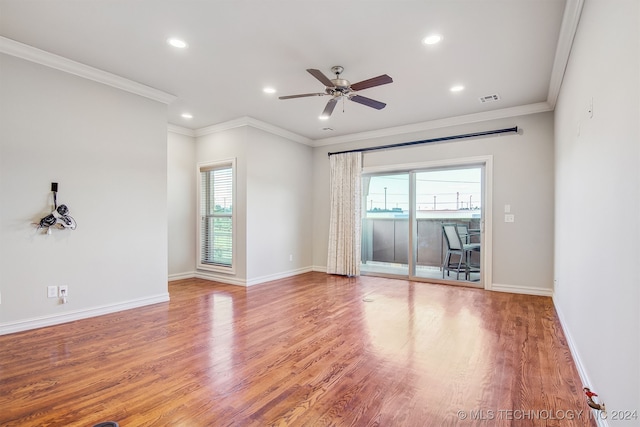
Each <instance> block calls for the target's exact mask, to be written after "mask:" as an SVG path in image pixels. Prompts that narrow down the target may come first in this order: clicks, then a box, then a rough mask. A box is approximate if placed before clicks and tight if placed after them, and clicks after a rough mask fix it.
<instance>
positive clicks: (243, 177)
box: [196, 125, 312, 285]
mask: <svg viewBox="0 0 640 427" xmlns="http://www.w3.org/2000/svg"><path fill="white" fill-rule="evenodd" d="M231 158H235V159H236V169H237V170H236V193H237V194H236V214H237V215H238V216H237V228H236V232H237V235H236V240H235V243H236V245H237V246H236V252H235V255H236V262H237V265H236V274H235V275H234V276H230V275H224V274H212V273H207V272H203V271H199V272H198V273H197V274H198V275H199V276H201V277H209V278H212V279H215V280H220V281H223V282H226V283H232V284H238V285H252V284H256V283H261V282H264V281H267V280H274V279H277V278H280V277H287V276H290V275H293V274H297V273H300V272H304V271H309V270H311V242H310V241H311V207H312V202H311V200H312V194H311V193H310V192H309V188H310V186H311V176H312V162H311V148H310V147H307V146H305V145H302V144H300V143H298V142H293V141H290V140H288V139H286V138H284V137H281V136H277V135H275V134H272V133H270V132H266V131H263V130H260V129H257V128H254V127H252V126H249V125H244V126H240V127H234V128H232V129H227V130H221V131H216V132H212V133H208V134H206V135H202V136H199V137H197V143H196V161H197V162H198V163H205V162H212V161H216V160H224V159H231ZM290 255H292V261H289V256H290Z"/></svg>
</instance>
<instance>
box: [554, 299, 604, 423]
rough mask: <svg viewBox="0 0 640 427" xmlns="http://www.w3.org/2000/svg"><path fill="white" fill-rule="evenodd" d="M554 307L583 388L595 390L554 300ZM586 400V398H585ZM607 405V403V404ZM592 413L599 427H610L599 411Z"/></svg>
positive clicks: (593, 410) (592, 410)
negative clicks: (598, 413)
mask: <svg viewBox="0 0 640 427" xmlns="http://www.w3.org/2000/svg"><path fill="white" fill-rule="evenodd" d="M553 306H554V307H555V309H556V313H557V314H558V320H559V321H560V326H561V327H562V332H563V333H564V336H565V338H566V339H567V345H568V346H569V351H570V352H571V356H572V357H573V363H574V364H575V365H576V369H577V370H578V375H579V376H580V381H582V385H583V387H589V388H591V389H592V390H593V389H594V387H593V384H592V383H591V380H589V374H587V368H586V366H585V365H584V363H582V358H581V357H580V352H579V351H578V347H577V346H576V343H575V341H574V340H573V337H572V336H571V331H570V330H569V328H568V327H567V323H566V320H565V317H564V315H563V314H562V311H561V310H560V307H558V305H557V304H556V299H555V298H553ZM585 400H586V396H585ZM605 403H606V402H605ZM589 410H590V411H591V412H592V413H591V415H592V416H593V418H594V419H595V420H596V424H597V425H598V427H609V422H608V421H607V420H606V419H603V417H599V416H597V411H596V410H595V409H591V408H589Z"/></svg>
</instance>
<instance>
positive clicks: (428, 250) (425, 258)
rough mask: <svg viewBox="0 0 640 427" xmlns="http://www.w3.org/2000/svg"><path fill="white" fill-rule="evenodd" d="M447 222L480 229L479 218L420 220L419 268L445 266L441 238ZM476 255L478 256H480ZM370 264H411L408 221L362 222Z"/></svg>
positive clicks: (365, 259)
mask: <svg viewBox="0 0 640 427" xmlns="http://www.w3.org/2000/svg"><path fill="white" fill-rule="evenodd" d="M444 223H458V224H465V225H467V227H468V228H469V229H479V228H480V219H478V218H472V219H460V218H437V219H433V218H419V219H418V220H417V228H418V229H417V254H416V261H417V262H416V264H417V265H418V266H428V267H438V268H439V267H441V266H442V263H443V261H444V257H445V255H446V251H447V248H446V243H445V241H444V238H443V235H442V224H444ZM476 241H477V240H476ZM473 255H474V256H479V253H477V254H473ZM368 261H375V262H383V263H394V264H403V265H406V264H408V263H409V219H408V218H364V219H363V220H362V262H363V263H367V262H368ZM475 261H476V262H477V261H479V260H475Z"/></svg>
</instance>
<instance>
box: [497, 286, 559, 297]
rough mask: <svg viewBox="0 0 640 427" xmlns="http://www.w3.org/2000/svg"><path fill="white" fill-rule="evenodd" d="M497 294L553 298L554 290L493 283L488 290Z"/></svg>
mask: <svg viewBox="0 0 640 427" xmlns="http://www.w3.org/2000/svg"><path fill="white" fill-rule="evenodd" d="M488 290H491V291H496V292H508V293H511V294H525V295H538V296H543V297H551V296H553V289H549V288H534V287H530V286H514V285H501V284H499V283H493V284H492V285H491V288H490V289H488Z"/></svg>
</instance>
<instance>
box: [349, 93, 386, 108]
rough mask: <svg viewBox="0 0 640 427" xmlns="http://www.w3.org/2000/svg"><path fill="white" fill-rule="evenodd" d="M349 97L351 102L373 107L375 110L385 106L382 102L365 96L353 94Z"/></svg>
mask: <svg viewBox="0 0 640 427" xmlns="http://www.w3.org/2000/svg"><path fill="white" fill-rule="evenodd" d="M350 99H351V100H352V101H353V102H357V103H358V104H362V105H366V106H367V107H371V108H375V109H376V110H382V109H383V108H384V107H386V106H387V104H385V103H384V102H380V101H376V100H375V99H371V98H367V97H366V96H360V95H353V96H352V97H351V98H350Z"/></svg>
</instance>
